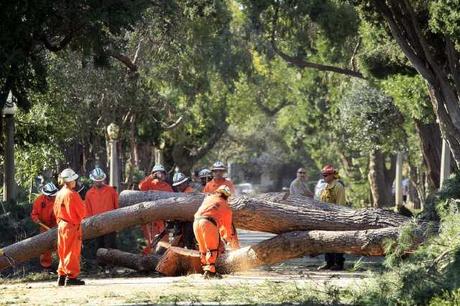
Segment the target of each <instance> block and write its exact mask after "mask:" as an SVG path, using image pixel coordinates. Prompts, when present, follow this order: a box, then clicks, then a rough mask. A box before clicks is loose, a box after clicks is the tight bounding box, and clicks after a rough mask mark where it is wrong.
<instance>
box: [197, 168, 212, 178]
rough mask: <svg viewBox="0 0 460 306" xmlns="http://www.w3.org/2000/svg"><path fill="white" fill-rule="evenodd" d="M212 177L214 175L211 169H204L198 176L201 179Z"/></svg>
mask: <svg viewBox="0 0 460 306" xmlns="http://www.w3.org/2000/svg"><path fill="white" fill-rule="evenodd" d="M211 175H212V173H211V170H209V169H203V170H201V171H200V172H199V173H198V176H199V177H200V178H203V177H210V176H211Z"/></svg>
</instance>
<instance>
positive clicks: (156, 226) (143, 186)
mask: <svg viewBox="0 0 460 306" xmlns="http://www.w3.org/2000/svg"><path fill="white" fill-rule="evenodd" d="M139 189H140V190H141V191H149V190H151V191H167V192H174V190H173V189H172V188H171V185H169V184H168V183H167V182H166V170H165V168H164V167H163V165H155V166H154V167H153V168H152V173H151V174H150V175H149V176H147V177H146V178H145V179H143V180H142V181H141V182H140V183H139ZM164 230H165V221H164V220H155V221H153V222H150V223H147V224H144V225H142V231H143V232H144V238H145V241H146V243H147V245H146V246H145V248H144V250H143V253H144V254H150V253H152V251H153V246H152V242H153V240H154V239H155V236H156V235H159V234H160V233H162V232H163V231H164ZM163 240H164V241H168V236H167V235H165V236H164V238H163Z"/></svg>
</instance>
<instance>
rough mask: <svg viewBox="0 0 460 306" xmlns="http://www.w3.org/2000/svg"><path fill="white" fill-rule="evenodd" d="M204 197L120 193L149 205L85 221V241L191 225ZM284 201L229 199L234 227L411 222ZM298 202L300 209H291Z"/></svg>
mask: <svg viewBox="0 0 460 306" xmlns="http://www.w3.org/2000/svg"><path fill="white" fill-rule="evenodd" d="M271 196H272V197H273V195H271ZM203 197H204V195H202V194H192V195H189V194H178V193H167V192H140V191H128V192H122V193H121V196H120V199H121V203H122V204H123V205H128V204H132V203H134V202H135V201H145V200H148V201H150V202H143V203H139V204H135V205H131V206H127V207H123V208H120V209H117V210H114V211H110V212H106V213H103V214H100V215H96V216H93V217H90V218H87V219H85V220H84V222H83V223H82V228H83V239H92V238H95V237H99V236H102V235H105V234H108V233H112V232H115V231H119V230H122V229H125V228H128V227H131V226H133V225H138V224H145V223H148V222H150V221H152V220H178V221H191V220H193V215H194V213H195V212H196V210H197V209H198V207H199V206H200V204H201V202H202V200H203ZM151 199H155V200H156V201H151ZM299 199H300V200H299ZM307 199H308V200H307ZM286 201H291V202H290V203H291V204H290V203H288V202H286V203H276V202H272V201H269V200H266V199H263V198H260V197H259V198H247V197H241V198H233V199H232V200H231V206H232V209H233V210H234V223H235V225H236V227H238V228H243V229H247V230H254V231H262V232H270V233H275V234H279V233H285V232H290V231H298V230H331V231H333V230H361V229H372V228H383V227H389V226H400V225H402V224H404V223H406V222H407V221H408V220H409V219H408V218H406V217H403V216H400V215H398V214H395V213H391V212H388V211H384V210H379V209H371V210H366V209H363V210H353V209H350V208H347V207H341V206H339V205H328V204H324V203H320V202H317V201H313V200H311V199H309V198H292V199H287V200H286ZM296 202H298V204H296V205H294V204H295V203H296ZM301 203H303V204H304V205H301ZM56 239H57V236H56V229H51V230H50V231H47V232H45V233H42V234H39V235H37V236H34V237H31V238H28V239H25V240H22V241H20V242H17V243H15V244H13V245H10V246H8V247H5V248H4V249H3V250H4V252H5V253H6V254H7V255H8V256H10V257H12V258H13V259H14V260H15V261H16V262H18V263H19V262H24V261H27V260H29V259H31V258H34V257H38V256H40V254H41V253H43V252H44V251H46V250H50V249H54V248H55V247H56ZM8 266H9V261H8V260H7V258H5V257H4V256H0V270H2V269H4V268H6V267H8Z"/></svg>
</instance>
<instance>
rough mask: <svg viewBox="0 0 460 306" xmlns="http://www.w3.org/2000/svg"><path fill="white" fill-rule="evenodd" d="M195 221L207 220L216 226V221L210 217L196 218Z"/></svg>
mask: <svg viewBox="0 0 460 306" xmlns="http://www.w3.org/2000/svg"><path fill="white" fill-rule="evenodd" d="M195 220H208V221H209V222H211V223H212V224H214V225H215V226H217V221H216V220H215V219H214V218H211V217H196V218H195Z"/></svg>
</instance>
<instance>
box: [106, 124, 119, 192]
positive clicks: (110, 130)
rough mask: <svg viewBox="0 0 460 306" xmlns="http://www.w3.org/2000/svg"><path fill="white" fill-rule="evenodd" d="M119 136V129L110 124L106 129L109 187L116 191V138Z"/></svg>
mask: <svg viewBox="0 0 460 306" xmlns="http://www.w3.org/2000/svg"><path fill="white" fill-rule="evenodd" d="M119 134H120V128H119V127H118V125H116V124H115V123H111V124H110V125H109V126H108V127H107V135H109V142H110V183H109V184H110V185H111V186H113V187H115V188H116V189H117V190H118V188H119V184H120V183H119V179H118V152H117V143H118V137H119Z"/></svg>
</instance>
